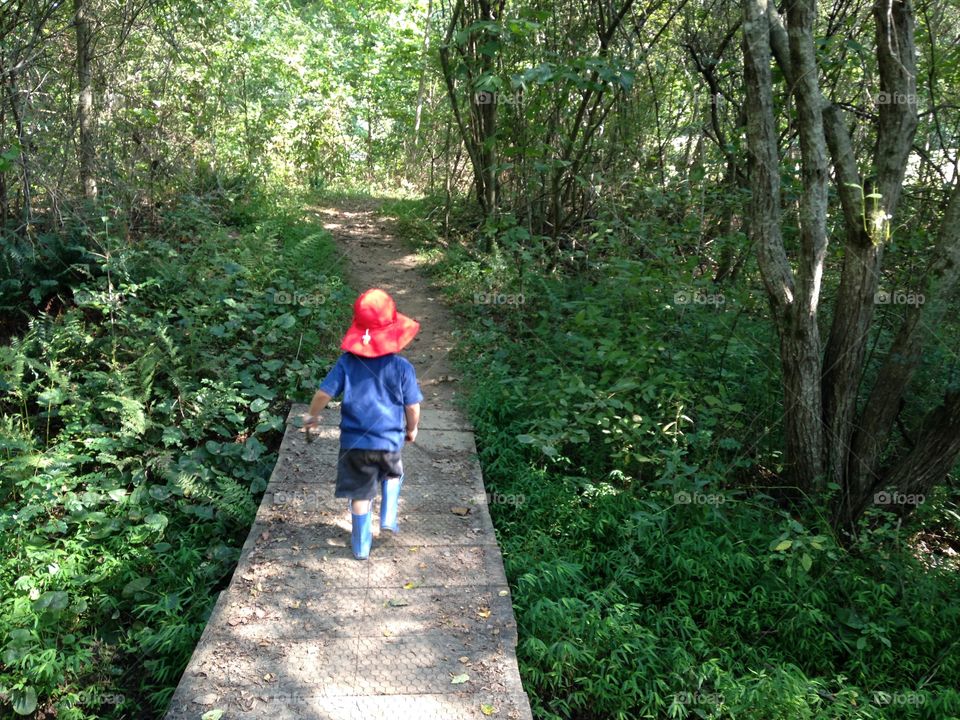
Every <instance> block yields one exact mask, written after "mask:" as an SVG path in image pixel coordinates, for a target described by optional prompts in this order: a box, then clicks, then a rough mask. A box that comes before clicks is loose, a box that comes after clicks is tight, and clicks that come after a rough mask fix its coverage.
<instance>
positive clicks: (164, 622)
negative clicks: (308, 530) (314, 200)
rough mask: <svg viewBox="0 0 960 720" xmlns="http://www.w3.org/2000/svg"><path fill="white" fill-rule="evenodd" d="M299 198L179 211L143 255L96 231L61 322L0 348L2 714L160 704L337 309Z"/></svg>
mask: <svg viewBox="0 0 960 720" xmlns="http://www.w3.org/2000/svg"><path fill="white" fill-rule="evenodd" d="M292 207H294V206H293V205H286V206H284V205H281V206H279V207H277V201H276V199H271V198H262V199H260V200H253V201H249V202H248V203H247V205H246V206H245V207H243V208H236V209H235V217H238V218H257V221H256V222H243V223H241V224H230V225H221V224H218V223H217V222H215V221H216V215H215V214H211V212H210V211H209V210H203V211H200V210H198V209H197V207H196V204H195V203H192V202H190V203H188V207H187V208H183V207H180V208H173V209H171V210H170V211H169V214H170V216H171V217H170V219H169V222H168V223H167V227H168V228H169V232H170V234H169V235H168V236H167V237H148V238H143V239H142V240H141V241H140V242H139V243H137V244H133V245H131V244H129V243H125V242H123V241H122V240H121V239H120V238H117V237H115V236H114V235H112V234H111V233H110V232H109V231H108V230H104V231H103V232H101V233H98V234H96V235H95V236H94V237H93V238H92V239H91V246H92V247H93V248H94V249H95V250H96V252H95V253H93V256H94V257H95V258H97V261H96V263H95V264H93V265H92V266H90V267H88V273H87V278H86V279H85V280H84V281H83V282H79V283H74V284H73V285H72V286H71V287H69V288H61V289H60V290H59V294H60V300H61V301H62V304H63V305H64V310H63V311H62V312H61V313H60V314H59V315H56V316H54V315H52V314H45V313H40V314H36V315H34V316H33V317H31V319H30V321H29V324H28V326H27V327H26V329H25V331H24V332H23V333H22V334H20V335H18V336H15V337H13V338H12V339H11V341H10V343H9V345H7V346H4V347H0V390H2V394H0V465H2V468H3V482H2V487H0V502H2V503H3V512H2V515H0V532H2V534H3V536H4V537H5V538H9V539H10V540H9V542H7V543H5V545H4V551H3V553H2V555H0V587H2V590H0V594H2V605H0V607H2V612H0V649H2V652H3V662H2V664H0V708H7V709H9V708H12V709H13V711H14V712H17V713H20V714H23V715H29V714H32V713H33V712H34V709H35V708H37V707H40V708H46V709H48V711H49V712H56V713H57V716H58V717H66V718H73V719H75V720H81V719H83V718H94V717H97V718H109V717H115V718H120V717H130V716H131V715H132V714H136V715H137V716H141V715H144V714H148V713H156V712H159V711H162V710H163V709H164V707H165V706H166V702H167V701H168V699H169V696H170V693H171V692H172V689H173V687H174V686H175V685H176V682H177V679H178V678H179V676H180V673H181V672H182V670H183V668H184V666H185V665H186V662H187V660H188V659H189V656H190V654H191V652H192V651H193V647H194V645H195V643H196V641H197V639H198V637H199V634H200V632H201V631H202V629H203V626H204V622H205V618H206V616H207V614H208V612H209V610H210V609H211V607H212V603H213V600H214V599H215V598H216V594H215V592H214V591H215V590H216V589H218V588H221V587H223V586H224V584H225V583H226V582H227V581H228V580H229V577H230V574H231V573H232V571H233V568H234V567H235V564H236V561H237V558H238V555H239V547H240V544H241V543H242V542H243V540H244V538H245V536H246V533H247V530H248V528H249V526H250V523H251V521H252V519H253V516H254V514H255V512H256V508H257V504H258V501H259V495H260V493H262V491H263V489H264V488H265V487H266V481H267V478H268V477H269V473H270V471H271V470H272V468H273V465H274V463H275V460H276V448H277V446H278V444H279V440H280V438H281V437H282V431H283V424H284V414H285V413H286V411H287V408H288V407H289V403H290V402H291V401H293V400H298V401H303V400H306V399H308V397H309V395H310V394H311V393H312V389H313V387H314V386H315V385H316V384H317V382H318V381H319V378H320V376H321V374H322V373H323V372H324V370H325V365H326V364H325V361H324V356H326V355H335V354H336V340H337V339H338V335H337V334H336V333H337V331H336V330H335V329H332V328H335V327H336V328H339V326H340V325H341V324H342V320H343V317H342V315H343V312H344V308H349V299H345V298H346V297H347V296H348V294H349V293H348V291H347V290H346V289H345V288H344V287H343V286H342V283H341V282H340V279H339V275H338V273H339V267H338V266H337V264H336V262H335V260H334V258H335V255H334V254H333V251H332V243H331V241H330V238H329V235H328V234H327V233H325V232H323V231H321V230H318V228H317V227H316V225H314V224H312V223H309V222H305V221H303V220H301V219H299V215H298V214H297V211H296V210H293V209H287V208H292ZM195 210H196V212H194V211H195ZM58 287H60V286H58ZM308 297H309V298H312V299H313V302H306V301H305V298H308ZM328 359H329V358H328Z"/></svg>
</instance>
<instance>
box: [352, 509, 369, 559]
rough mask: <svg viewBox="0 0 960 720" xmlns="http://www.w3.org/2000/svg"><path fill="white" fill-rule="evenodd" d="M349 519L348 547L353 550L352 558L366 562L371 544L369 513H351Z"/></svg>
mask: <svg viewBox="0 0 960 720" xmlns="http://www.w3.org/2000/svg"><path fill="white" fill-rule="evenodd" d="M350 517H351V519H352V520H353V526H352V530H351V531H350V545H351V547H352V548H353V556H354V557H355V558H356V559H357V560H366V559H367V557H368V556H369V555H370V544H371V543H372V542H373V532H372V530H371V517H370V511H369V510H368V511H367V512H366V513H364V514H363V515H357V514H356V513H354V512H351V513H350Z"/></svg>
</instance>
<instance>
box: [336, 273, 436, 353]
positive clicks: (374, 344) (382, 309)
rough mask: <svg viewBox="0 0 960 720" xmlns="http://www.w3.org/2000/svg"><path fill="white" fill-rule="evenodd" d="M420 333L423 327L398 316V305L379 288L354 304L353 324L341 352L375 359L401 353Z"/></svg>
mask: <svg viewBox="0 0 960 720" xmlns="http://www.w3.org/2000/svg"><path fill="white" fill-rule="evenodd" d="M419 330H420V323H418V322H417V321H416V320H414V319H413V318H409V317H407V316H406V315H403V314H401V313H398V312H397V304H396V303H395V302H394V301H393V298H392V297H390V296H389V295H388V294H387V293H386V292H384V291H383V290H381V289H380V288H371V289H370V290H367V291H366V292H365V293H363V294H362V295H360V297H358V298H357V300H356V302H354V303H353V324H352V325H351V326H350V329H349V330H347V334H346V335H344V336H343V342H342V343H340V349H341V350H346V351H347V352H352V353H353V354H354V355H360V356H361V357H368V358H375V357H380V356H382V355H389V354H390V353H395V352H400V351H401V350H402V349H403V348H405V347H406V346H407V345H409V344H410V341H411V340H413V336H414V335H416V334H417V332H418V331H419Z"/></svg>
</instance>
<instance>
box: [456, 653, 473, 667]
mask: <svg viewBox="0 0 960 720" xmlns="http://www.w3.org/2000/svg"><path fill="white" fill-rule="evenodd" d="M458 659H459V660H460V662H462V663H463V664H464V665H466V664H467V663H468V662H470V658H468V657H467V656H466V655H463V656H462V657H460V658H458Z"/></svg>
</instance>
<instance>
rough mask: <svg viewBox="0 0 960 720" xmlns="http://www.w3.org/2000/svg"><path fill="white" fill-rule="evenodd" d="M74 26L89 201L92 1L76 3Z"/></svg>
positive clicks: (93, 187)
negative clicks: (90, 2)
mask: <svg viewBox="0 0 960 720" xmlns="http://www.w3.org/2000/svg"><path fill="white" fill-rule="evenodd" d="M73 10H74V26H75V28H76V32H77V85H78V90H79V94H78V97H79V100H78V102H77V122H78V124H79V126H80V141H79V145H78V147H79V153H80V185H81V188H82V190H83V195H84V197H86V198H87V199H89V200H92V199H94V198H96V197H97V176H96V158H97V151H96V144H95V143H96V141H95V139H94V135H93V123H94V116H93V72H92V68H91V65H92V60H93V33H92V31H91V26H90V17H89V13H90V7H89V0H73Z"/></svg>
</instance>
